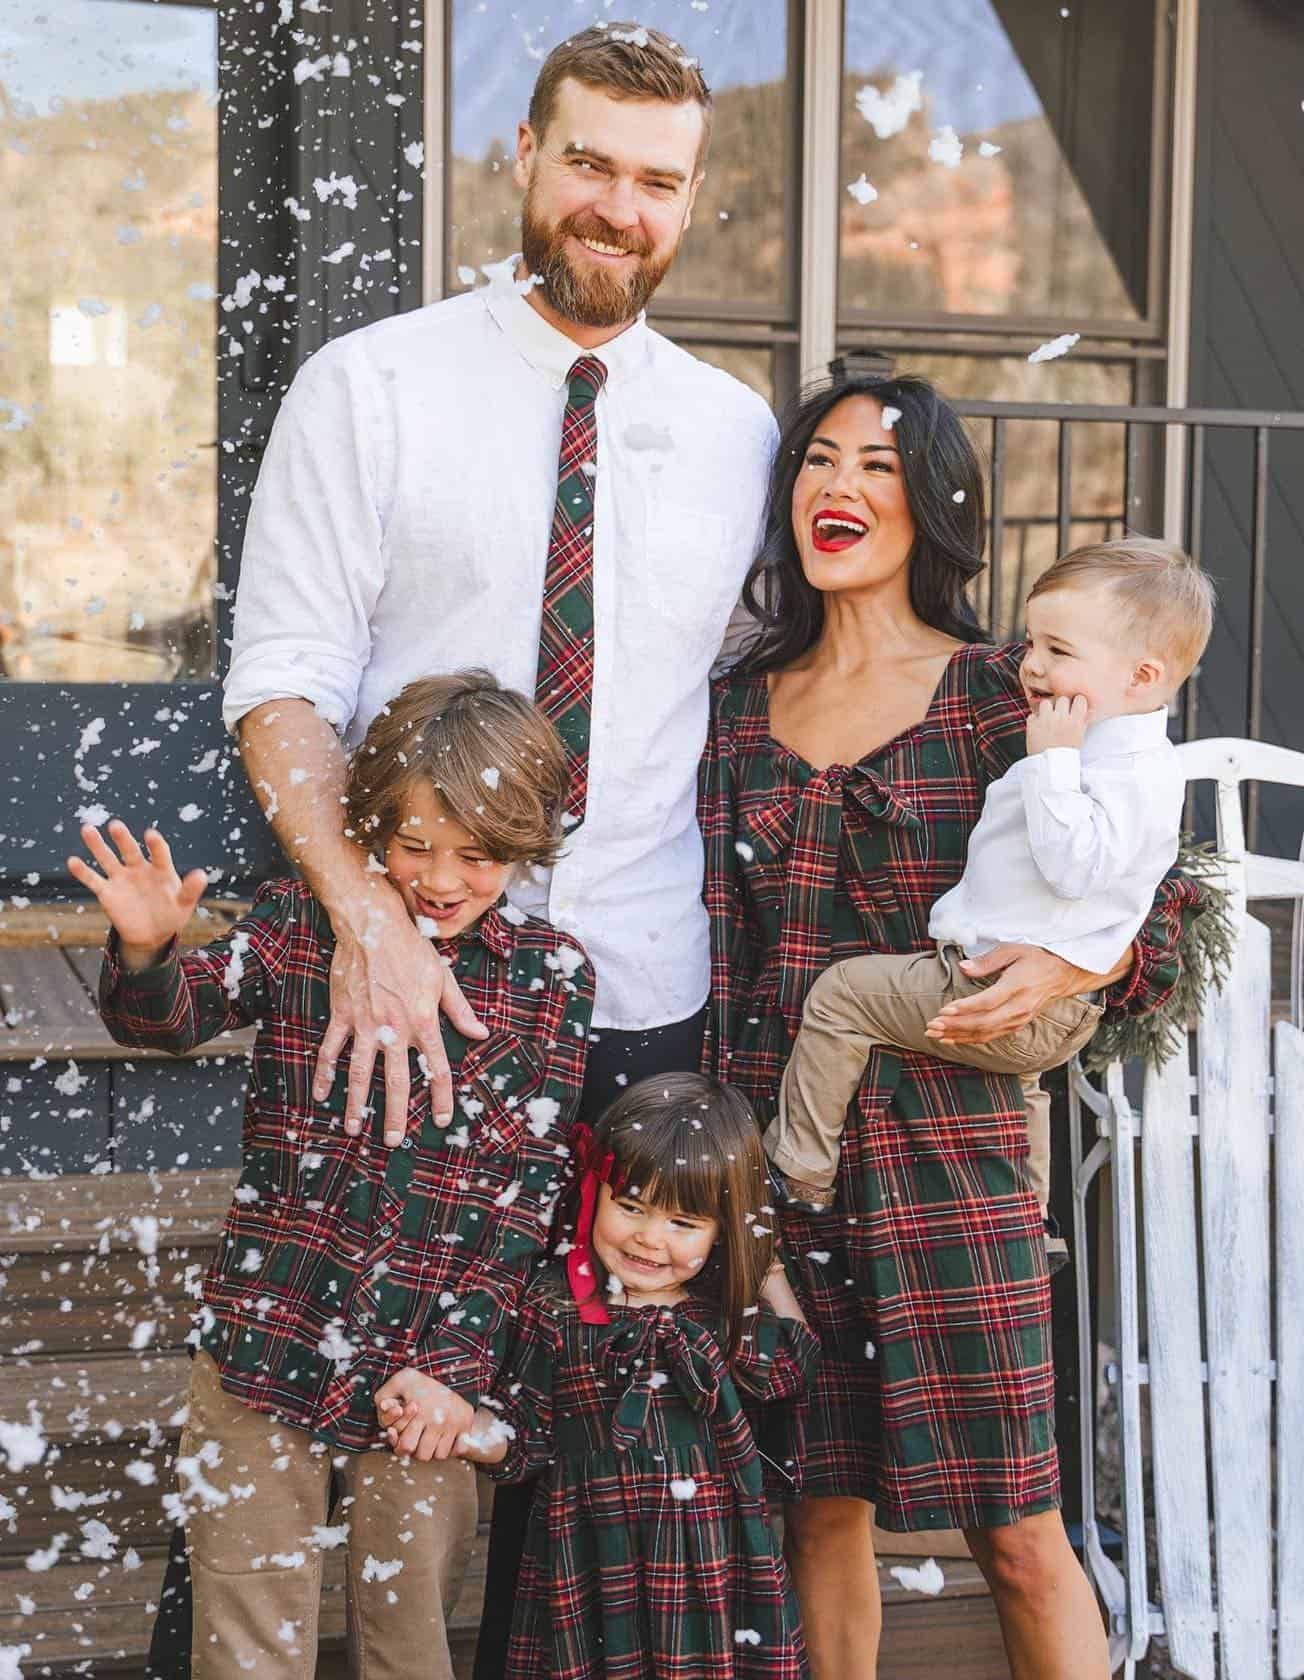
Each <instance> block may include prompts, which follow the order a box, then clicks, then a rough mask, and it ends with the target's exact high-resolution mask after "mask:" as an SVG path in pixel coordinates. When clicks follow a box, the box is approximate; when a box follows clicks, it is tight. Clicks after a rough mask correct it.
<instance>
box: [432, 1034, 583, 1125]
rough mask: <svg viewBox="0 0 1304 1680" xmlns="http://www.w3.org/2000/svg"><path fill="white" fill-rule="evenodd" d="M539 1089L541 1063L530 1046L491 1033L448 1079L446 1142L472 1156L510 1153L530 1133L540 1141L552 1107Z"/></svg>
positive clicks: (551, 1116) (553, 1118) (553, 1115)
mask: <svg viewBox="0 0 1304 1680" xmlns="http://www.w3.org/2000/svg"><path fill="white" fill-rule="evenodd" d="M542 1090H543V1061H542V1058H541V1057H540V1055H539V1052H538V1051H537V1050H536V1049H535V1047H534V1045H533V1044H530V1043H529V1042H528V1041H526V1040H524V1039H520V1038H517V1037H515V1036H514V1035H513V1034H510V1033H501V1032H498V1033H491V1034H490V1036H489V1037H488V1038H486V1039H483V1040H482V1041H481V1042H480V1043H478V1044H472V1045H471V1046H470V1048H469V1049H468V1050H467V1052H466V1054H465V1056H463V1057H462V1062H461V1066H460V1067H459V1068H458V1070H457V1072H456V1073H455V1074H454V1075H453V1124H452V1127H451V1128H450V1134H449V1141H450V1143H453V1144H455V1145H456V1144H459V1143H460V1144H462V1145H464V1146H469V1147H470V1148H473V1149H474V1150H475V1151H476V1152H477V1153H478V1154H491V1155H492V1154H510V1153H512V1152H514V1151H515V1150H517V1149H519V1148H520V1147H521V1143H522V1140H523V1139H524V1138H525V1137H526V1136H527V1134H529V1133H530V1132H533V1133H534V1135H535V1136H537V1137H546V1136H547V1134H548V1132H549V1131H550V1130H551V1128H552V1127H553V1125H554V1124H555V1122H556V1120H557V1119H558V1104H557V1103H556V1102H555V1101H554V1100H550V1099H549V1098H547V1097H544V1096H543V1095H542V1094H541V1093H542Z"/></svg>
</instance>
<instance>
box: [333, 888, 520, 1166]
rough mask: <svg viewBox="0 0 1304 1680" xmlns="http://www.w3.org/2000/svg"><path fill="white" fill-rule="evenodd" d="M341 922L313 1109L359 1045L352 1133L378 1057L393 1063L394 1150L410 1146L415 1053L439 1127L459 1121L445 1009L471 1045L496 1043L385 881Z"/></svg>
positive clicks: (388, 1093)
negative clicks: (442, 1020) (343, 1055)
mask: <svg viewBox="0 0 1304 1680" xmlns="http://www.w3.org/2000/svg"><path fill="white" fill-rule="evenodd" d="M332 921H334V922H335V923H336V943H335V956H334V958H333V959H332V961H331V1018H330V1023H329V1025H328V1026H327V1028H326V1034H325V1037H324V1038H323V1039H322V1042H321V1049H320V1050H319V1051H318V1053H317V1066H316V1069H315V1071H314V1073H313V1081H312V1095H313V1101H314V1102H324V1101H325V1099H326V1097H327V1096H328V1095H329V1094H330V1089H331V1086H332V1084H333V1083H334V1081H335V1064H336V1062H337V1061H338V1059H339V1056H340V1052H341V1051H342V1050H343V1048H344V1046H345V1045H346V1044H347V1043H348V1041H349V1039H350V1038H352V1040H353V1054H352V1058H351V1061H350V1064H349V1091H348V1100H347V1102H346V1104H345V1109H344V1130H345V1131H346V1132H347V1133H348V1134H349V1136H350V1137H356V1136H357V1135H358V1133H359V1132H360V1131H361V1130H362V1123H363V1116H364V1115H365V1113H366V1110H367V1099H368V1096H369V1095H370V1091H371V1074H372V1069H373V1068H374V1067H375V1065H376V1056H377V1054H378V1053H383V1055H384V1057H385V1143H386V1144H387V1145H388V1146H390V1147H392V1146H393V1145H394V1144H397V1143H401V1142H402V1141H403V1134H404V1132H405V1131H406V1130H407V1111H408V1098H409V1097H410V1096H411V1079H410V1077H409V1074H408V1050H409V1048H411V1049H414V1050H416V1052H417V1054H418V1058H419V1060H420V1064H421V1069H422V1072H423V1073H424V1074H425V1076H426V1078H427V1079H428V1080H429V1081H430V1102H431V1108H432V1110H433V1112H434V1119H435V1124H436V1125H437V1126H447V1125H448V1124H449V1122H450V1121H451V1120H452V1118H453V1081H452V1077H451V1075H450V1073H449V1071H448V1055H447V1053H446V1051H445V1050H444V1040H443V1037H442V1036H441V1034H440V1030H439V1014H440V1011H441V1010H442V1011H443V1013H444V1014H445V1015H447V1017H448V1019H449V1020H450V1021H451V1022H452V1023H453V1025H454V1026H455V1027H456V1028H457V1030H458V1032H460V1033H461V1034H462V1035H463V1037H465V1038H487V1037H488V1036H489V1034H488V1029H487V1028H485V1027H483V1026H482V1025H481V1024H480V1022H479V1021H478V1020H477V1019H476V1016H475V1011H474V1010H473V1009H472V1008H471V1006H470V1004H469V1003H468V1002H467V1001H466V999H465V998H464V997H463V996H462V992H461V989H460V988H459V986H458V984H457V981H456V980H454V979H453V976H452V975H451V974H450V973H449V971H448V969H447V968H446V967H445V966H444V964H443V962H442V961H441V960H440V957H439V953H438V952H437V951H436V950H435V948H434V946H433V945H432V944H431V943H430V941H429V940H428V939H425V938H423V937H422V936H421V934H419V933H418V932H417V930H416V928H415V926H414V925H413V923H412V921H411V919H410V918H409V916H408V913H407V911H406V910H405V909H404V907H403V901H402V899H401V898H400V897H399V896H398V894H397V893H396V892H395V891H394V890H393V889H392V888H391V887H390V886H389V885H388V883H386V882H379V881H378V882H376V883H375V885H374V886H373V887H372V888H371V890H369V891H368V892H367V893H366V896H365V903H364V904H363V906H362V912H361V918H360V924H359V921H358V920H354V921H353V922H349V921H345V920H343V919H342V918H340V917H339V916H338V913H337V915H336V916H333V917H332Z"/></svg>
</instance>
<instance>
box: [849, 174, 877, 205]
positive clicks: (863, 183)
mask: <svg viewBox="0 0 1304 1680" xmlns="http://www.w3.org/2000/svg"><path fill="white" fill-rule="evenodd" d="M847 191H848V192H849V193H850V194H851V196H852V198H854V199H855V201H856V203H857V204H872V203H873V202H874V200H875V199H876V198H877V197H878V188H877V187H872V186H870V184H869V182H868V181H867V180H866V179H865V172H864V170H863V169H862V170H861V172H860V175H859V177H858V178H857V179H856V180H854V181H849V182H848V183H847Z"/></svg>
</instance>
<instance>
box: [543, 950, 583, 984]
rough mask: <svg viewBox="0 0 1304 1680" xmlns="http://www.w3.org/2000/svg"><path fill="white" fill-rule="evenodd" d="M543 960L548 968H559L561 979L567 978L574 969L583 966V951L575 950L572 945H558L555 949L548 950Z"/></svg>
mask: <svg viewBox="0 0 1304 1680" xmlns="http://www.w3.org/2000/svg"><path fill="white" fill-rule="evenodd" d="M543 960H544V962H545V963H546V964H547V965H548V967H549V968H553V969H558V970H560V972H561V976H562V979H563V980H569V979H570V977H571V975H572V974H574V973H575V971H576V969H578V968H583V967H584V953H583V951H577V950H576V949H575V947H574V946H573V945H562V946H559V947H558V949H557V950H556V951H549V952H548V954H547V956H546V957H545V958H544V959H543Z"/></svg>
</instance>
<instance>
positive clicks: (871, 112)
mask: <svg viewBox="0 0 1304 1680" xmlns="http://www.w3.org/2000/svg"><path fill="white" fill-rule="evenodd" d="M1153 36H1154V13H1153V8H1151V7H1149V6H1144V5H1135V6H1126V5H1120V4H1118V3H1117V0H1103V3H1102V0H1075V4H1074V5H1072V6H1071V7H1064V8H1059V7H1053V6H1050V7H1048V6H1047V5H1045V4H1043V3H1042V0H1035V3H1034V0H915V3H914V4H912V5H911V6H908V7H904V6H900V5H895V4H889V3H888V0H847V6H846V34H845V53H844V64H845V66H846V69H845V72H844V80H843V113H842V133H843V155H842V180H843V183H844V186H845V188H846V190H845V191H844V192H843V196H842V263H841V275H840V279H841V307H842V310H843V312H844V313H848V312H855V311H862V312H869V313H873V314H877V315H885V314H894V315H903V314H904V315H911V316H918V315H920V314H934V313H945V314H958V315H1014V314H1023V315H1050V314H1055V315H1062V314H1066V313H1067V314H1069V315H1071V316H1072V320H1071V322H1070V324H1071V325H1076V324H1077V323H1078V322H1080V321H1084V320H1086V321H1090V320H1115V321H1129V320H1136V319H1138V318H1140V317H1142V316H1143V315H1144V313H1145V308H1146V301H1145V290H1146V272H1145V269H1146V254H1147V249H1148V230H1149V188H1148V183H1149V168H1150V163H1149V160H1150V110H1151V80H1152V65H1153V56H1154V52H1153Z"/></svg>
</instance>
